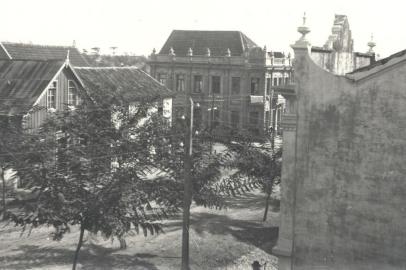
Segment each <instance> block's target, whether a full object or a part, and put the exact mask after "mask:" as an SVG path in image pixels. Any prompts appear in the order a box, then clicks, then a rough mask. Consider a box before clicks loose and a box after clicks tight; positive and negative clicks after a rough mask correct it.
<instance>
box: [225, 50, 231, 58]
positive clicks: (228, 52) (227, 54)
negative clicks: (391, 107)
mask: <svg viewBox="0 0 406 270" xmlns="http://www.w3.org/2000/svg"><path fill="white" fill-rule="evenodd" d="M226 56H227V57H230V56H231V51H230V48H227V52H226Z"/></svg>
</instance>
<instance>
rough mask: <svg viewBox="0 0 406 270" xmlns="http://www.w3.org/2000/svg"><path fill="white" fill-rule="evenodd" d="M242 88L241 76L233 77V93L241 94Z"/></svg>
mask: <svg viewBox="0 0 406 270" xmlns="http://www.w3.org/2000/svg"><path fill="white" fill-rule="evenodd" d="M240 89H241V79H240V77H232V78H231V93H232V94H239V93H240Z"/></svg>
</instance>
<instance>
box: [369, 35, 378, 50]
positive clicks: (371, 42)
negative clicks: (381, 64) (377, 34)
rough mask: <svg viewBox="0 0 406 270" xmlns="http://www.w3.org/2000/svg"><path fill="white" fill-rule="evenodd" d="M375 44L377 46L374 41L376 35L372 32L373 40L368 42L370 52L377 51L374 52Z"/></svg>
mask: <svg viewBox="0 0 406 270" xmlns="http://www.w3.org/2000/svg"><path fill="white" fill-rule="evenodd" d="M375 46H376V43H375V42H374V35H373V34H371V40H370V41H369V42H368V47H369V51H368V53H375V52H374V47H375Z"/></svg>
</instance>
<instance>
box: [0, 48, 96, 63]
mask: <svg viewBox="0 0 406 270" xmlns="http://www.w3.org/2000/svg"><path fill="white" fill-rule="evenodd" d="M2 44H3V47H4V48H5V49H6V50H7V52H8V53H9V54H10V56H11V57H12V59H16V60H65V59H66V56H67V54H68V51H69V60H70V62H71V63H72V65H73V66H78V67H80V66H89V63H88V62H87V61H86V59H85V58H84V57H83V56H82V55H81V54H80V52H79V51H78V49H77V48H75V47H65V46H43V45H34V44H24V43H13V42H2ZM0 51H2V50H1V48H0ZM3 53H4V52H3ZM0 59H8V58H4V56H2V53H1V52H0Z"/></svg>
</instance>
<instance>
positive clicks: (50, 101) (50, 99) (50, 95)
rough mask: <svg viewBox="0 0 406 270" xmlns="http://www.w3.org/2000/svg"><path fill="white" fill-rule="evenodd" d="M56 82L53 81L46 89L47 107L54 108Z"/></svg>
mask: <svg viewBox="0 0 406 270" xmlns="http://www.w3.org/2000/svg"><path fill="white" fill-rule="evenodd" d="M57 85H58V82H57V81H53V82H52V83H51V85H50V86H49V88H48V91H47V109H56V88H57Z"/></svg>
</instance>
